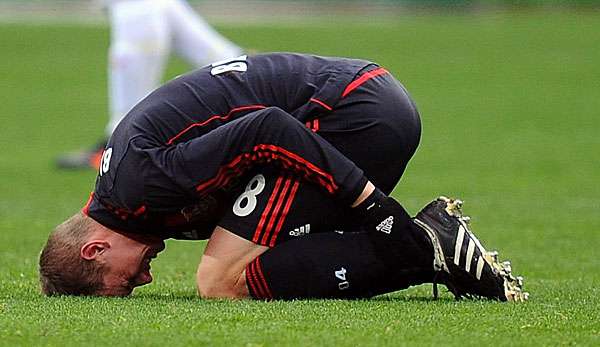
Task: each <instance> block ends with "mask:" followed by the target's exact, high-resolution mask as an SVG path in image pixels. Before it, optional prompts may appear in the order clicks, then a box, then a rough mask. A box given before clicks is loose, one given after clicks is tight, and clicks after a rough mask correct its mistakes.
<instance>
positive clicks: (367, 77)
mask: <svg viewBox="0 0 600 347" xmlns="http://www.w3.org/2000/svg"><path fill="white" fill-rule="evenodd" d="M386 73H388V71H387V70H386V69H384V68H382V67H380V68H377V69H375V70H372V71H368V72H365V73H364V74H363V75H361V76H360V77H359V78H357V79H355V80H354V81H352V83H350V84H349V85H348V86H347V87H346V89H344V92H343V93H342V98H343V97H345V96H346V95H348V94H349V93H350V92H351V91H353V90H354V89H356V88H358V87H359V86H360V85H361V84H363V83H365V82H366V81H368V80H370V79H371V78H374V77H377V76H379V75H383V74H386Z"/></svg>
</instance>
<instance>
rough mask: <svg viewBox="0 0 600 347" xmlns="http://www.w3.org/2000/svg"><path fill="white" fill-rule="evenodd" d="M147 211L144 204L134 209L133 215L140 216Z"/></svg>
mask: <svg viewBox="0 0 600 347" xmlns="http://www.w3.org/2000/svg"><path fill="white" fill-rule="evenodd" d="M145 212H146V206H145V205H142V206H140V207H139V208H138V209H137V210H135V211H133V215H134V216H135V217H139V216H141V215H143V214H144V213H145Z"/></svg>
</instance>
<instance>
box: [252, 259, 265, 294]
mask: <svg viewBox="0 0 600 347" xmlns="http://www.w3.org/2000/svg"><path fill="white" fill-rule="evenodd" d="M257 259H258V258H256V259H254V260H253V261H252V278H253V279H254V281H255V282H254V283H255V284H256V288H257V289H258V297H260V298H261V299H268V296H267V291H266V290H265V287H264V286H265V285H264V284H263V283H262V282H261V280H260V278H259V276H258V274H257V270H258V267H257V265H256V260H257Z"/></svg>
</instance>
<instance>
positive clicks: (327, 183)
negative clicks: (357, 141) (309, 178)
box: [255, 145, 338, 194]
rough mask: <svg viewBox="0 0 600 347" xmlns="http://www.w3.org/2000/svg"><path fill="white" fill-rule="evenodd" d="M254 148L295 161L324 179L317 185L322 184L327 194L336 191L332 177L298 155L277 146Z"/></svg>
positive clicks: (336, 187)
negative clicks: (267, 150)
mask: <svg viewBox="0 0 600 347" xmlns="http://www.w3.org/2000/svg"><path fill="white" fill-rule="evenodd" d="M256 147H259V148H261V149H269V150H271V151H273V152H275V153H280V154H283V155H285V156H286V157H288V158H291V159H293V160H295V161H297V162H298V163H300V164H303V165H305V166H306V167H307V168H308V169H309V170H310V171H313V172H315V173H317V174H318V175H319V176H321V177H322V178H324V179H325V182H322V181H320V182H319V183H321V184H324V185H325V188H326V189H327V191H328V192H329V193H332V194H333V193H334V192H335V191H336V190H337V189H338V186H337V184H335V182H334V180H333V176H331V175H330V174H328V173H326V172H324V171H323V170H321V169H320V168H318V167H317V166H316V165H314V164H313V163H311V162H309V161H307V160H306V159H304V158H302V157H300V156H299V155H297V154H295V153H292V152H290V151H288V150H286V149H284V148H281V147H278V146H273V145H258V146H255V148H256ZM275 158H276V159H277V158H278V157H275ZM281 159H283V160H285V158H281Z"/></svg>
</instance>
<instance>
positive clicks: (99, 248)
mask: <svg viewBox="0 0 600 347" xmlns="http://www.w3.org/2000/svg"><path fill="white" fill-rule="evenodd" d="M109 248H110V243H108V241H105V240H91V241H88V242H86V243H85V244H84V245H83V246H81V249H80V251H79V254H80V255H81V257H82V258H83V259H85V260H95V259H96V258H97V257H98V256H99V255H101V254H103V253H104V251H106V250H107V249H109Z"/></svg>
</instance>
